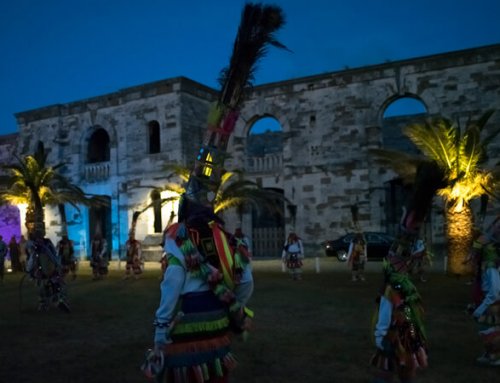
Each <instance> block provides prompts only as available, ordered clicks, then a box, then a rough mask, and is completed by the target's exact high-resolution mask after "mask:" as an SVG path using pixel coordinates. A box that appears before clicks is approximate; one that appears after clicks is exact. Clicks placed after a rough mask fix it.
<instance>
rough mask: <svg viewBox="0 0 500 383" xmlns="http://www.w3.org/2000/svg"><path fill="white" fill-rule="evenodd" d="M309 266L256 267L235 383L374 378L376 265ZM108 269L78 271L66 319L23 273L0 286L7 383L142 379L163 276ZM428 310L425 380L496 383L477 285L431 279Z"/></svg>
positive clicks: (152, 268) (0, 346)
mask: <svg viewBox="0 0 500 383" xmlns="http://www.w3.org/2000/svg"><path fill="white" fill-rule="evenodd" d="M320 266H321V270H320V272H319V273H317V272H316V263H315V259H307V260H306V265H305V270H304V279H303V280H302V281H292V280H290V279H289V278H288V276H287V274H285V273H283V272H282V271H281V266H280V262H279V261H278V260H257V261H255V263H254V276H255V282H256V283H255V285H256V288H255V292H254V296H253V298H252V300H251V302H250V303H251V304H250V306H251V308H252V309H253V310H254V311H255V314H256V316H255V321H254V329H253V332H252V333H251V334H250V337H249V338H248V340H247V341H246V342H243V341H241V340H236V341H235V343H234V347H233V349H234V352H235V354H236V356H237V357H238V359H239V361H240V365H239V367H238V368H237V369H236V370H235V372H234V374H233V378H232V382H233V383H253V382H255V383H257V382H258V383H271V382H273V383H299V382H300V383H303V382H310V383H335V382H369V381H370V375H369V369H368V366H367V365H368V360H369V357H370V355H371V353H372V351H373V345H372V340H371V319H372V318H371V317H372V313H373V311H374V307H375V297H376V295H377V292H378V289H379V288H380V283H381V272H380V266H381V265H380V263H371V264H369V268H368V271H367V281H366V282H364V283H362V282H356V283H353V282H351V281H350V274H349V272H348V270H347V266H346V265H345V264H341V263H339V262H338V261H336V260H334V259H331V258H320ZM122 275H123V270H118V267H117V265H116V264H115V265H112V267H111V271H110V275H109V277H108V278H107V279H106V280H103V281H92V280H91V275H90V270H89V269H88V266H87V265H84V264H82V265H81V268H80V271H79V276H78V278H77V279H76V280H75V281H71V282H69V283H68V295H69V300H70V304H71V308H72V312H71V313H70V314H67V313H64V312H62V311H59V310H57V309H52V310H50V311H48V312H38V311H37V310H36V307H37V297H36V290H35V287H34V286H33V284H32V283H31V282H30V281H28V280H25V281H24V283H23V286H22V289H21V293H22V304H21V305H20V299H19V292H20V289H19V281H20V279H21V275H20V274H16V275H12V274H9V275H6V277H5V281H4V283H3V285H0V304H1V307H0V382H2V383H23V382H30V383H31V382H33V383H35V382H36V383H63V382H64V383H73V382H74V383H80V382H81V383H83V382H85V383H101V382H102V383H104V382H106V383H122V382H123V383H128V382H146V381H147V379H146V378H145V377H144V376H143V375H142V373H141V371H140V370H139V366H140V364H141V363H142V361H143V357H144V352H145V350H146V349H147V348H148V347H150V346H151V341H152V337H153V326H152V321H153V314H154V311H155V310H156V307H157V305H158V302H159V280H158V277H159V275H160V270H159V268H158V265H148V267H147V270H146V271H145V273H144V274H143V276H142V278H141V279H139V280H126V281H124V280H122V279H121V277H122ZM418 286H419V289H420V293H421V295H422V297H423V299H424V303H425V307H426V310H427V311H426V318H427V320H426V323H427V332H428V337H429V348H430V352H429V364H430V367H429V368H428V369H427V370H425V371H421V372H420V374H419V379H418V381H420V382H426V383H438V382H439V383H443V382H446V383H448V382H453V383H475V382H477V383H494V382H497V383H498V382H500V368H494V367H483V366H479V365H477V364H476V363H475V358H476V357H477V356H478V355H479V354H480V352H481V345H480V342H479V339H478V338H477V336H476V331H475V325H474V323H473V321H472V320H471V319H470V318H469V317H468V316H467V315H466V314H465V312H464V309H465V306H466V304H467V303H469V297H470V286H467V285H466V284H465V280H457V279H454V278H450V277H447V276H445V275H443V273H442V272H441V271H435V272H433V273H432V274H430V275H429V281H428V282H427V283H420V284H419V285H418Z"/></svg>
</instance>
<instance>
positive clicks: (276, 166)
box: [246, 153, 283, 173]
mask: <svg viewBox="0 0 500 383" xmlns="http://www.w3.org/2000/svg"><path fill="white" fill-rule="evenodd" d="M282 168H283V155H282V154H281V153H273V154H266V155H264V156H259V157H248V158H247V165H246V170H247V172H249V173H273V172H275V171H280V170H281V169H282Z"/></svg>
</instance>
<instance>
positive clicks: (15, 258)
mask: <svg viewBox="0 0 500 383" xmlns="http://www.w3.org/2000/svg"><path fill="white" fill-rule="evenodd" d="M9 257H10V263H11V268H12V272H13V273H15V272H18V271H22V267H21V261H20V260H19V244H18V243H17V241H16V236H15V235H13V236H12V237H11V238H10V241H9Z"/></svg>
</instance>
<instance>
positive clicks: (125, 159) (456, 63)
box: [16, 45, 500, 255]
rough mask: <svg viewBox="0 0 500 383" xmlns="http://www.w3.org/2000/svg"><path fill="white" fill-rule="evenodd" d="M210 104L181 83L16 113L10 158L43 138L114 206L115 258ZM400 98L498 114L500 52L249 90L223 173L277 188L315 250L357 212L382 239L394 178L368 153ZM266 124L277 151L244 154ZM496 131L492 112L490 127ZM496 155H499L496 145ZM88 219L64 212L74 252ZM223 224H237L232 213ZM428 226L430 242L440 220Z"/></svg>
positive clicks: (498, 117)
mask: <svg viewBox="0 0 500 383" xmlns="http://www.w3.org/2000/svg"><path fill="white" fill-rule="evenodd" d="M215 96H216V90H214V89H210V88H208V87H206V86H204V85H201V84H198V83H196V82H193V81H191V80H189V79H186V78H182V77H181V78H174V79H169V80H165V81H160V82H156V83H151V84H146V85H142V86H137V87H134V88H127V89H123V90H121V91H119V92H116V93H112V94H109V95H103V96H100V97H95V98H92V99H88V100H81V101H77V102H74V103H69V104H64V105H54V106H49V107H45V108H42V109H38V110H32V111H27V112H22V113H18V114H17V115H16V117H17V121H18V125H19V137H18V153H19V154H26V153H29V152H31V151H33V149H34V147H35V145H36V143H37V141H42V142H44V144H45V145H46V147H48V148H50V149H51V152H50V156H49V161H50V162H51V163H57V162H61V161H66V162H67V163H68V165H67V167H66V169H65V175H66V176H68V177H70V178H71V179H72V181H73V182H75V183H77V184H79V185H80V186H81V187H82V188H83V189H84V190H85V191H87V192H88V193H93V194H101V195H107V196H109V197H110V201H111V208H110V211H109V212H107V213H106V214H108V215H109V221H110V227H108V228H107V230H108V232H109V233H108V235H109V237H110V238H112V243H113V250H114V252H115V254H116V253H117V252H118V251H119V250H120V248H121V245H122V244H123V243H124V242H125V240H126V238H127V231H128V226H129V224H130V221H131V215H132V213H133V211H136V210H141V209H142V208H144V207H145V206H147V205H148V204H149V203H150V202H151V190H152V187H161V185H162V184H163V183H164V182H165V180H164V176H165V173H164V170H163V168H162V167H163V165H164V164H165V163H167V162H179V163H183V164H186V163H188V162H190V161H192V158H193V157H194V155H195V153H196V150H197V148H198V145H199V144H200V141H201V137H202V134H203V132H204V130H205V120H206V117H207V111H208V108H209V105H210V103H211V101H213V100H214V97H215ZM401 97H413V98H416V99H418V100H420V101H421V102H422V103H423V104H424V105H425V107H426V109H427V115H428V116H436V115H443V116H447V117H450V118H453V119H458V120H460V121H464V120H465V119H467V118H468V117H469V116H472V117H477V116H478V115H480V114H482V113H483V112H484V111H486V110H487V109H492V108H494V109H500V108H499V106H500V45H493V46H488V47H481V48H476V49H469V50H465V51H459V52H451V53H444V54H440V55H434V56H428V57H422V58H417V59H411V60H403V61H397V62H390V63H384V64H381V65H374V66H369V67H363V68H357V69H349V70H344V71H339V72H333V73H327V74H322V75H317V76H310V77H305V78H298V79H293V80H289V81H283V82H278V83H271V84H265V85H261V86H257V87H255V88H254V89H253V90H252V92H251V93H250V94H249V96H248V98H247V100H246V101H245V104H244V107H243V110H242V114H241V118H240V120H239V121H238V123H237V126H236V130H235V132H234V135H233V136H232V138H231V140H230V145H229V151H230V153H231V158H230V160H228V162H227V168H228V169H232V168H240V169H245V170H246V172H247V176H248V177H249V178H252V179H255V180H257V182H259V183H260V184H261V185H262V186H264V187H268V188H274V189H278V190H283V192H284V195H285V196H286V197H287V198H288V200H289V201H290V206H287V208H285V209H284V211H285V214H286V216H287V218H286V221H285V222H286V225H287V227H290V226H292V225H293V226H294V227H295V229H296V231H297V232H298V233H299V234H300V235H301V236H302V237H303V238H304V241H305V243H306V245H308V246H309V247H310V248H311V249H312V250H314V249H315V248H316V247H317V245H318V244H319V243H320V242H321V241H322V240H324V239H326V238H332V237H335V236H336V235H338V234H341V233H343V232H345V230H347V229H349V227H350V224H351V212H350V207H351V206H352V205H354V204H356V205H358V207H359V213H360V217H359V218H360V224H361V226H362V227H363V228H364V229H365V230H376V231H378V230H382V231H385V230H387V227H388V225H389V224H390V222H388V220H387V217H386V215H387V214H386V210H387V209H386V207H387V202H386V190H387V187H386V183H387V182H388V181H390V180H391V179H393V178H394V174H393V173H392V172H390V171H388V170H386V169H382V168H381V167H380V166H378V165H377V164H375V163H374V162H373V158H371V157H370V155H369V153H368V149H370V148H379V147H382V146H384V142H385V141H388V138H394V136H397V135H398V130H397V128H396V129H394V126H396V127H397V126H398V125H397V124H396V125H395V123H394V121H392V122H391V121H389V120H388V119H384V118H383V116H384V111H385V109H386V108H387V106H388V105H389V104H391V103H392V102H393V101H395V100H397V99H399V98H401ZM269 116H270V117H274V118H275V119H276V120H278V121H279V123H280V124H281V127H282V151H281V152H273V151H271V152H265V153H264V152H262V153H260V154H259V153H257V152H255V151H253V152H252V153H250V154H249V152H248V151H247V147H248V145H247V143H248V142H247V141H248V133H249V131H250V129H251V128H252V125H253V124H254V123H255V122H256V121H257V120H259V119H260V118H262V117H269ZM152 122H153V123H154V124H157V126H159V128H160V130H159V138H160V148H159V152H158V153H151V147H148V145H150V144H148V142H149V141H148V138H150V137H151V134H152V133H151V132H152V130H151V126H152V125H151V123H152ZM404 122H405V121H403V122H399V124H401V123H404ZM406 122H407V120H406ZM396 123H397V121H396ZM499 123H500V112H499V113H496V114H495V115H494V116H493V118H492V119H491V121H490V123H489V126H490V127H492V126H495V125H498V124H499ZM386 127H387V130H386ZM148 129H149V130H148ZM391 129H392V130H391ZM102 130H104V132H105V133H103V132H102ZM96 132H99V134H104V135H106V134H107V136H108V137H109V153H108V155H109V158H108V157H107V159H105V160H104V161H94V160H93V159H92V158H91V156H90V154H89V152H92V150H94V149H95V148H94V146H95V145H97V144H96V143H95V142H94V141H93V140H94V139H95V137H96V136H93V135H94V134H97V133H96ZM384 137H385V141H384ZM396 138H398V137H396ZM396 141H397V140H396ZM101 149H102V148H101ZM105 149H106V148H104V149H103V150H105ZM494 149H495V150H496V152H495V156H496V154H498V150H499V145H498V143H496V146H495V147H494ZM171 209H175V206H170V207H166V208H164V209H163V210H162V212H161V214H162V221H163V224H164V223H165V222H167V220H168V216H169V212H170V210H171ZM85 210H86V209H82V212H81V213H79V212H76V211H75V212H72V214H73V215H70V216H71V217H74V220H73V222H72V225H73V226H72V229H71V230H72V231H73V232H72V234H71V235H73V236H78V237H80V238H83V241H82V240H80V243H82V246H85V243H88V241H89V238H90V237H89V231H90V229H89V228H90V227H91V226H92V225H91V222H90V220H91V218H89V216H91V214H89V213H88V212H86V211H85ZM227 218H228V221H229V222H233V221H234V220H233V219H232V217H231V215H228V216H227ZM152 221H153V219H152V216H151V215H148V214H146V213H145V214H143V215H141V218H140V219H139V223H138V226H137V237H138V239H144V238H145V237H147V236H148V235H150V234H153V233H154V228H153V223H152ZM57 222H58V220H57V219H56V218H54V219H53V220H52V221H51V222H50V228H51V230H52V231H51V233H52V234H51V235H54V236H55V235H56V232H57V230H58V227H57V225H58V224H57ZM433 223H434V225H435V226H436V227H435V228H434V232H433V236H434V237H436V238H437V237H439V230H440V229H439V225H442V223H440V222H439V221H433ZM243 225H244V229H245V231H246V232H248V233H250V234H251V231H252V222H251V217H249V216H248V215H246V216H245V217H244V219H243ZM229 228H230V229H232V228H233V227H231V224H229ZM75 239H76V238H75ZM77 242H78V241H77ZM314 251H315V250H314ZM258 255H277V254H258Z"/></svg>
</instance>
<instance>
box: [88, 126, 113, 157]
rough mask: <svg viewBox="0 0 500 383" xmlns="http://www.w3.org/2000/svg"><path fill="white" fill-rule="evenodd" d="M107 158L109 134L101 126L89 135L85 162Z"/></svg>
mask: <svg viewBox="0 0 500 383" xmlns="http://www.w3.org/2000/svg"><path fill="white" fill-rule="evenodd" d="M109 158H110V156H109V135H108V132H106V131H105V130H104V129H103V128H99V129H97V130H96V131H95V132H94V133H92V136H90V139H89V144H88V147H87V162H88V163H90V164H92V163H95V162H105V161H109Z"/></svg>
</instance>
